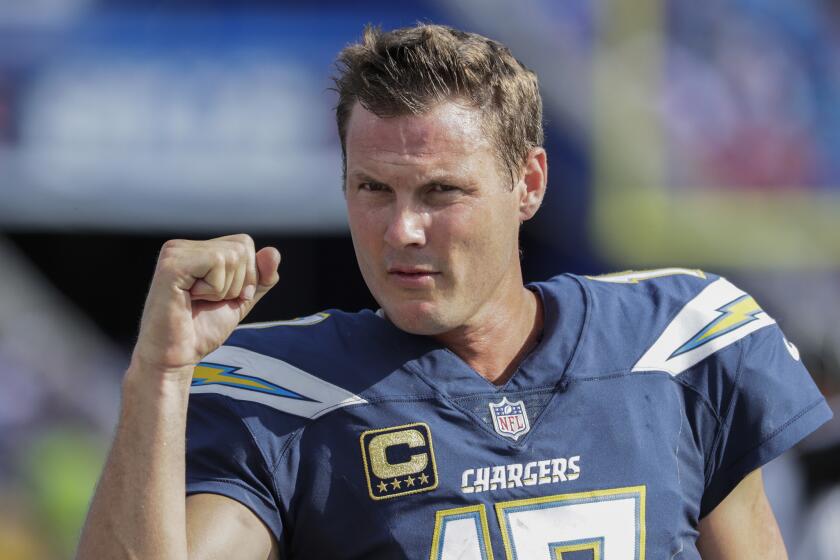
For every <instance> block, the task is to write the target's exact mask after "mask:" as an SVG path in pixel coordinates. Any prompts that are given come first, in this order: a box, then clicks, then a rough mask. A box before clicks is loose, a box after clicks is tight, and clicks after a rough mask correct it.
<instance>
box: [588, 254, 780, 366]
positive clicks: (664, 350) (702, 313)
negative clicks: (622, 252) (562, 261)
mask: <svg viewBox="0 0 840 560" xmlns="http://www.w3.org/2000/svg"><path fill="white" fill-rule="evenodd" d="M576 278H577V279H578V280H579V281H580V282H581V283H582V285H583V286H584V289H585V290H586V292H587V294H588V298H589V306H590V311H589V312H590V320H591V331H592V337H593V338H594V340H595V341H596V343H597V341H600V342H602V343H603V342H604V341H605V340H612V344H611V346H612V347H613V348H615V349H616V351H615V352H614V355H613V357H614V360H615V363H614V365H615V367H616V368H619V369H621V368H626V367H629V368H630V369H632V371H637V372H638V371H662V372H667V373H669V374H671V375H674V376H676V375H679V374H680V373H682V372H684V371H686V370H688V369H689V368H691V367H692V366H694V365H696V364H698V363H700V362H701V361H703V360H705V359H706V358H708V357H709V356H712V355H714V354H716V353H718V352H719V351H721V350H723V349H725V348H728V347H730V346H733V345H735V344H736V343H738V342H739V341H740V340H742V339H743V338H744V337H746V336H747V335H750V334H751V333H754V332H756V331H758V330H759V329H762V328H764V327H767V326H770V325H774V324H775V320H774V319H773V318H772V317H771V316H770V315H769V314H767V313H766V312H765V311H764V310H763V309H762V308H761V306H760V305H759V304H758V302H756V300H755V299H754V298H753V297H752V296H750V295H749V294H748V293H746V292H745V291H744V290H742V289H741V288H739V287H737V286H735V285H734V284H733V283H732V282H730V281H729V280H727V279H726V278H723V277H721V276H717V275H715V274H711V273H707V272H703V271H701V270H696V269H686V268H663V269H657V270H646V271H630V272H620V273H616V274H607V275H603V276H583V277H576Z"/></svg>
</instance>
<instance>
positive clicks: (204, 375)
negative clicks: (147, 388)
mask: <svg viewBox="0 0 840 560" xmlns="http://www.w3.org/2000/svg"><path fill="white" fill-rule="evenodd" d="M239 369H240V368H238V367H234V366H226V365H224V364H213V363H210V362H199V363H198V365H196V366H195V369H194V370H193V380H192V385H193V387H199V386H201V385H225V386H227V387H237V388H239V389H247V390H249V391H256V392H258V393H268V394H269V395H276V396H278V397H286V398H289V399H298V400H303V401H313V399H310V398H308V397H305V396H303V395H301V394H300V393H296V392H294V391H292V390H289V389H286V388H285V387H281V386H280V385H275V384H274V383H271V382H270V381H266V380H265V379H260V378H259V377H254V376H252V375H244V374H241V373H236V372H237V371H239ZM313 402H314V401H313Z"/></svg>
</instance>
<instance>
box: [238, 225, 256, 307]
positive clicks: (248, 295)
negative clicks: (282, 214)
mask: <svg viewBox="0 0 840 560" xmlns="http://www.w3.org/2000/svg"><path fill="white" fill-rule="evenodd" d="M242 242H243V243H244V244H245V249H246V251H247V259H246V267H245V284H244V286H243V291H242V294H240V295H241V297H243V298H245V299H246V300H250V299H253V297H254V294H255V293H256V291H257V281H258V276H259V275H258V273H257V257H256V249H255V248H254V240H253V239H251V236H250V235H244V236H243V239H242Z"/></svg>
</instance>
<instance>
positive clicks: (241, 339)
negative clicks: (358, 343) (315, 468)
mask: <svg viewBox="0 0 840 560" xmlns="http://www.w3.org/2000/svg"><path fill="white" fill-rule="evenodd" d="M365 315H371V316H373V314H372V313H369V312H368V313H358V314H352V313H345V312H341V311H334V310H330V311H325V312H321V313H316V314H314V315H310V316H308V317H302V318H298V319H293V320H289V321H272V322H264V323H251V324H244V325H240V326H239V327H237V328H236V329H235V330H234V332H233V333H232V334H231V335H230V337H228V339H227V340H226V341H225V343H224V344H223V345H222V346H220V347H219V348H218V349H216V350H215V351H213V352H211V353H210V354H208V355H207V356H205V358H204V359H203V360H202V361H201V362H199V363H198V364H197V365H196V368H195V373H194V374H193V382H192V387H191V389H190V394H191V395H201V394H212V395H221V396H224V397H227V398H228V399H233V400H235V401H240V403H257V404H259V405H262V406H263V407H268V408H270V409H273V410H275V411H280V412H284V413H286V414H289V415H292V416H297V417H302V418H308V419H314V418H317V417H319V416H321V415H323V414H325V413H327V412H329V411H330V410H334V409H335V408H336V407H340V406H348V405H351V404H355V403H360V402H364V399H362V398H361V397H359V396H358V395H356V394H355V393H354V392H353V391H352V390H350V389H349V388H347V387H343V386H342V385H343V383H341V382H340V379H338V378H339V377H340V376H338V375H336V373H337V371H339V370H340V368H339V367H338V366H339V364H340V363H341V361H342V357H343V354H345V353H346V352H344V351H343V349H342V346H343V341H344V340H345V339H346V337H347V336H350V335H349V334H348V331H353V332H356V334H357V335H362V333H361V332H359V331H363V330H364V329H365V328H370V325H369V324H367V321H366V319H369V317H365ZM373 317H374V319H375V316H373Z"/></svg>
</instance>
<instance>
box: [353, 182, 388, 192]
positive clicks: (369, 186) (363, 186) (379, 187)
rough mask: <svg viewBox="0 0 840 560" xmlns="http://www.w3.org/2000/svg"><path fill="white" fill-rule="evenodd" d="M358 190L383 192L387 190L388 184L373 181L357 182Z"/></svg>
mask: <svg viewBox="0 0 840 560" xmlns="http://www.w3.org/2000/svg"><path fill="white" fill-rule="evenodd" d="M359 190H360V191H368V192H385V191H387V190H388V185H383V184H382V183H375V182H368V183H359Z"/></svg>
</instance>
